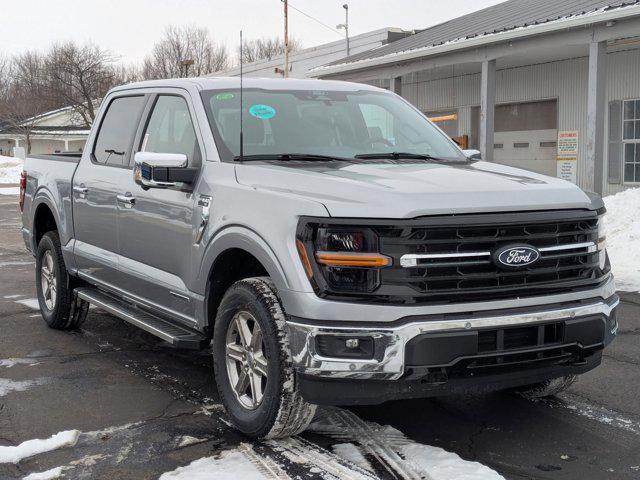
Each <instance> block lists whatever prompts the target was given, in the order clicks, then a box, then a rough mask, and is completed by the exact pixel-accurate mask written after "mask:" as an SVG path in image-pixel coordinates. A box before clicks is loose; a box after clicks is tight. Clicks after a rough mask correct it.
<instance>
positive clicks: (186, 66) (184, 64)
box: [180, 59, 196, 77]
mask: <svg viewBox="0 0 640 480" xmlns="http://www.w3.org/2000/svg"><path fill="white" fill-rule="evenodd" d="M194 63H196V62H195V61H193V60H192V59H186V60H182V61H181V62H180V65H181V66H182V67H184V76H185V77H188V76H189V67H190V66H191V65H193V64H194Z"/></svg>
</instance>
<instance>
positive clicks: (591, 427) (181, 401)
mask: <svg viewBox="0 0 640 480" xmlns="http://www.w3.org/2000/svg"><path fill="white" fill-rule="evenodd" d="M19 223H20V221H19V215H18V211H17V205H16V198H15V197H11V196H0V328H1V332H2V333H1V334H0V335H1V336H0V446H10V445H17V444H19V443H21V442H23V441H25V440H29V439H34V438H47V437H50V436H51V435H52V434H55V433H57V432H60V431H64V430H70V429H77V430H79V431H80V432H82V433H81V434H80V436H79V439H78V442H77V443H76V444H75V446H73V447H67V448H62V449H58V450H55V451H51V452H48V453H43V454H40V455H36V456H33V457H30V458H28V459H25V460H23V461H21V462H19V463H18V464H15V465H14V464H11V463H6V464H0V479H14V478H23V477H24V476H26V475H27V474H29V473H32V472H42V471H46V470H48V469H51V468H54V467H57V466H65V470H64V472H65V473H64V475H65V476H64V478H91V479H98V478H109V479H110V480H115V479H147V478H148V479H151V478H154V479H155V478H158V477H159V476H160V475H161V474H162V473H163V472H168V471H171V470H174V469H176V468H177V467H180V466H182V465H187V464H189V463H190V462H192V461H194V460H197V459H199V458H202V457H207V456H211V455H213V454H215V453H216V452H218V451H221V450H223V449H227V448H230V447H235V446H239V445H240V446H241V448H242V449H244V450H246V452H247V455H250V456H252V457H256V459H254V460H255V462H256V463H257V464H259V465H260V468H261V471H264V472H266V473H265V476H266V477H267V478H295V477H299V478H304V479H307V478H309V479H310V478H335V477H339V478H347V477H348V476H347V474H344V472H346V471H347V470H348V468H349V463H348V461H347V460H344V459H342V458H341V457H340V456H339V455H336V450H335V449H334V448H333V447H334V446H335V444H336V443H344V441H345V438H347V440H349V441H351V442H353V443H356V444H361V445H362V446H363V447H364V446H365V445H364V444H365V443H367V445H366V448H364V451H366V452H368V455H367V458H368V459H369V460H370V463H371V465H372V466H373V469H374V472H373V474H372V477H371V478H375V477H379V478H403V477H406V476H408V474H407V471H405V470H404V469H403V467H402V465H399V466H398V465H395V466H394V465H393V464H390V463H389V462H388V461H386V460H385V456H384V455H377V453H376V452H377V451H378V450H384V448H385V444H384V443H385V441H387V440H385V439H384V438H381V437H379V436H377V435H378V434H377V433H376V432H377V431H378V430H377V429H376V428H371V426H372V425H390V426H392V427H394V428H395V429H397V430H399V431H400V432H402V434H404V435H405V436H406V437H408V439H410V440H412V441H415V442H420V443H422V444H425V445H431V446H436V447H441V448H443V449H445V450H447V451H449V452H454V453H456V454H458V455H459V456H460V457H462V458H463V459H465V460H473V461H478V462H480V463H482V464H484V465H486V466H488V467H490V468H492V469H494V470H496V471H497V472H499V473H500V474H501V475H503V476H504V477H505V478H508V479H579V480H585V479H639V478H640V400H639V399H640V368H638V366H639V364H640V295H637V294H624V293H623V294H622V305H621V308H620V311H619V317H618V318H619V323H620V330H619V337H618V338H617V339H616V341H615V342H614V344H613V345H612V346H611V347H610V349H608V350H607V351H606V352H605V356H604V359H603V364H602V366H601V367H600V368H598V369H596V370H595V371H592V372H590V373H588V374H586V375H584V376H583V377H582V378H581V379H580V380H579V381H578V383H577V384H575V385H574V386H573V387H572V389H571V390H570V391H569V392H568V393H566V394H563V395H562V396H561V397H560V398H557V399H554V400H548V401H538V402H532V401H529V400H526V399H523V398H520V397H516V396H513V395H510V394H506V393H493V394H487V395H479V396H458V397H448V398H440V399H436V400H412V401H403V402H393V403H390V404H386V405H384V406H377V407H367V408H358V409H352V410H349V411H342V412H345V413H344V414H343V413H340V414H336V411H333V412H332V413H333V417H332V418H333V420H332V421H333V422H334V423H335V422H337V423H336V425H337V426H338V427H339V428H340V429H341V430H342V432H343V435H342V438H341V439H337V438H336V437H335V436H332V435H331V434H330V433H327V432H323V431H321V430H318V429H316V431H312V432H309V433H305V434H303V435H302V436H300V437H298V438H294V439H292V440H291V441H285V442H267V443H260V444H257V443H254V444H252V443H251V442H249V441H248V440H247V439H246V438H243V437H242V436H240V435H239V434H237V433H236V432H235V431H233V429H231V428H230V427H229V425H228V423H227V421H226V419H225V416H224V412H223V411H222V409H221V408H220V406H219V403H218V398H217V394H216V392H215V388H214V384H213V369H212V365H211V358H210V355H209V353H207V352H202V353H192V352H182V351H176V350H173V349H171V348H170V347H169V346H167V345H166V344H164V343H163V342H161V341H159V340H158V339H156V338H155V337H153V336H150V335H148V334H146V333H145V332H142V331H140V330H138V329H136V328H134V327H132V326H129V325H128V324H126V323H124V322H122V321H121V320H119V319H117V318H115V317H112V316H110V315H108V314H106V313H103V312H101V311H100V310H97V309H92V310H91V312H90V314H89V317H88V319H87V322H86V323H85V324H84V326H83V327H82V329H81V330H80V331H75V332H59V331H54V330H50V329H48V328H47V327H46V326H45V324H44V322H43V321H42V319H41V318H40V315H39V313H38V310H37V302H36V301H35V286H34V274H33V270H34V263H33V259H32V258H31V257H30V256H28V255H27V254H26V252H25V250H24V246H23V244H22V240H21V237H20V232H19V228H20V224H19ZM9 359H13V360H12V361H5V362H4V363H3V362H2V361H3V360H9ZM338 412H340V411H338ZM330 413H331V412H330ZM320 415H327V412H321V413H320ZM340 422H344V424H340ZM334 426H335V425H334ZM365 439H368V440H367V441H365ZM342 467H344V468H345V469H344V470H341V468H342ZM274 472H275V473H274ZM341 472H342V473H341ZM269 475H271V477H269ZM349 478H358V477H357V476H354V475H352V476H351V477H349Z"/></svg>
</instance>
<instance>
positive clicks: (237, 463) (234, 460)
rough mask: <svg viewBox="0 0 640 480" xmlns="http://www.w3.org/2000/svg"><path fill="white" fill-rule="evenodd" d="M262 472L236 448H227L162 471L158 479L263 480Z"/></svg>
mask: <svg viewBox="0 0 640 480" xmlns="http://www.w3.org/2000/svg"><path fill="white" fill-rule="evenodd" d="M264 478H265V476H264V475H262V473H260V471H259V470H258V469H257V468H256V467H255V466H254V465H253V463H251V461H249V459H248V458H247V457H246V456H245V455H244V454H242V452H240V451H237V450H227V451H225V452H222V453H221V454H220V455H219V456H215V457H206V458H201V459H199V460H196V461H194V462H191V463H190V464H189V465H187V466H186V467H179V468H177V469H175V470H174V471H172V472H167V473H163V474H162V476H161V477H160V480H238V479H242V480H263V479H264Z"/></svg>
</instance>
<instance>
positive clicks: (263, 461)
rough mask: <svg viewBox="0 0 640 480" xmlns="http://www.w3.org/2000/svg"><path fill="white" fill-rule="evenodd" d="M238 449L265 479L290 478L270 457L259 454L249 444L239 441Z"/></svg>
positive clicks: (278, 479)
mask: <svg viewBox="0 0 640 480" xmlns="http://www.w3.org/2000/svg"><path fill="white" fill-rule="evenodd" d="M238 450H239V451H240V453H242V454H243V455H244V456H245V457H246V458H247V459H248V460H249V461H250V462H251V463H252V464H253V465H254V466H255V467H256V468H257V469H258V471H259V472H260V473H261V474H262V475H263V476H264V478H265V479H267V480H289V479H290V478H291V477H289V475H287V474H286V473H285V472H284V471H283V470H282V468H281V467H280V465H278V464H277V463H276V462H275V461H274V460H273V459H272V458H269V457H266V456H262V455H259V454H258V453H256V451H255V450H254V449H253V447H252V446H251V445H250V444H248V443H241V444H240V445H239V446H238Z"/></svg>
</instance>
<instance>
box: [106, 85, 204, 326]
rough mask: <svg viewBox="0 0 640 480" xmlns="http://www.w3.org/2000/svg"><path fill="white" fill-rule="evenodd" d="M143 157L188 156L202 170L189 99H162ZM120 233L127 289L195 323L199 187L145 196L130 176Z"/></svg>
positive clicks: (120, 211) (124, 193)
mask: <svg viewBox="0 0 640 480" xmlns="http://www.w3.org/2000/svg"><path fill="white" fill-rule="evenodd" d="M152 102H153V107H152V109H151V111H150V114H149V117H148V120H147V122H146V125H145V127H144V130H143V132H142V135H141V137H140V145H139V148H138V150H139V151H146V152H155V153H182V154H185V155H187V158H188V159H189V166H191V167H193V166H200V164H201V154H200V152H201V150H200V148H199V143H198V140H197V138H196V134H195V128H194V122H193V120H192V115H191V112H190V110H189V104H188V101H187V98H186V97H184V96H181V95H178V94H175V95H174V94H158V95H156V96H155V97H154V98H153V99H152ZM119 195H120V197H119V199H120V201H119V202H118V232H119V247H120V258H119V261H120V273H121V275H122V286H123V288H124V289H125V290H127V291H128V292H130V293H131V294H132V295H133V296H135V297H137V299H142V300H143V301H144V303H147V304H149V305H150V306H151V307H157V308H158V309H160V310H161V311H164V312H166V313H168V314H170V315H171V316H172V317H173V318H176V319H181V320H183V321H185V322H186V323H191V322H193V321H194V319H195V314H196V312H195V308H196V307H195V304H196V302H195V301H194V299H193V295H192V293H191V292H190V291H189V289H188V287H187V284H188V279H189V277H190V274H191V255H192V253H193V244H194V239H195V230H194V228H195V226H196V222H198V220H196V219H194V217H193V215H194V210H195V208H194V207H195V205H194V204H195V199H194V194H193V186H190V185H186V184H178V186H177V187H172V188H166V189H158V188H151V189H148V190H144V189H143V188H142V187H141V186H139V185H137V184H136V183H135V181H134V179H133V175H129V176H128V178H127V180H126V182H125V184H123V185H122V186H121V189H120V192H119Z"/></svg>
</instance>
